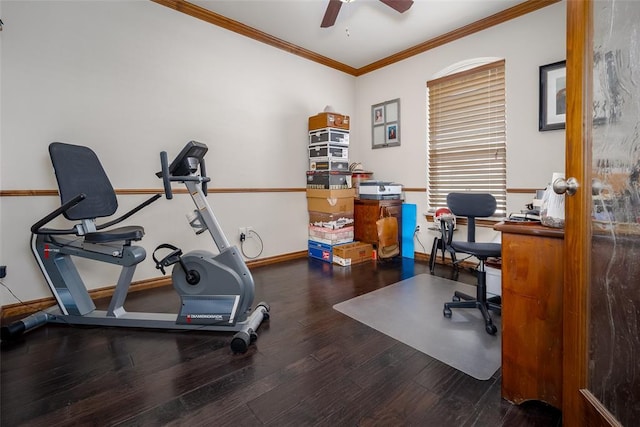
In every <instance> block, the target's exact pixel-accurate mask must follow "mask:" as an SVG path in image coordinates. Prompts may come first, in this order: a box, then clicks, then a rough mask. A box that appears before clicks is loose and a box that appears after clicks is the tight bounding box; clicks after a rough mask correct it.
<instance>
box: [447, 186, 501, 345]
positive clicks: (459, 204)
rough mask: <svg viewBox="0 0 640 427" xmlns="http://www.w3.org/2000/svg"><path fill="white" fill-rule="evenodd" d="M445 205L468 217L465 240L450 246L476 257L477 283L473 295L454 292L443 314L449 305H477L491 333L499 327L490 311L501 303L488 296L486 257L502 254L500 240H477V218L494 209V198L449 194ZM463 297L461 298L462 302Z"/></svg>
mask: <svg viewBox="0 0 640 427" xmlns="http://www.w3.org/2000/svg"><path fill="white" fill-rule="evenodd" d="M447 205H448V207H449V209H450V210H451V212H453V214H454V215H456V216H465V217H467V221H468V222H467V241H466V242H463V241H452V242H451V247H452V248H453V250H455V251H456V252H461V253H466V254H469V255H472V256H474V257H476V258H477V259H478V260H479V261H480V264H479V265H478V269H477V274H478V283H477V285H476V286H477V288H476V297H475V298H474V297H472V296H470V295H467V294H465V293H462V292H459V291H455V293H454V296H453V302H446V303H444V310H443V314H444V316H445V317H451V309H452V308H478V309H480V312H482V317H484V322H485V329H486V331H487V333H488V334H490V335H494V334H495V333H496V332H497V331H498V328H497V327H496V326H495V325H494V324H493V320H492V319H491V315H490V314H489V310H493V311H497V312H500V304H499V303H497V302H496V301H494V300H493V299H492V300H488V299H487V273H486V271H485V262H486V261H487V259H488V258H493V257H500V256H501V253H502V251H501V244H500V243H481V242H476V218H483V217H490V216H491V215H493V214H494V212H495V211H496V199H495V197H493V196H492V195H491V194H478V193H450V194H449V195H448V196H447ZM461 300H463V301H461Z"/></svg>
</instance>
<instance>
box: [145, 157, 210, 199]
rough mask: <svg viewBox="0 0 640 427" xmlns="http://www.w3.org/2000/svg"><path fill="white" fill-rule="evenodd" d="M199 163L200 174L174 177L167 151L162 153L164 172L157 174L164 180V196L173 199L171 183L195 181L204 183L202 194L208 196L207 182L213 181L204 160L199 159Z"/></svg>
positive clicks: (161, 164) (161, 163)
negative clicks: (208, 174) (170, 169)
mask: <svg viewBox="0 0 640 427" xmlns="http://www.w3.org/2000/svg"><path fill="white" fill-rule="evenodd" d="M198 163H199V165H200V174H201V176H197V175H186V176H173V175H171V172H170V171H169V160H168V157H167V152H166V151H161V152H160V166H161V167H162V170H161V171H160V172H157V173H156V176H157V177H158V178H162V185H163V187H164V194H165V197H166V198H167V199H168V200H171V199H173V190H172V188H171V182H185V181H194V182H201V183H202V192H203V193H204V195H205V196H206V195H207V182H209V181H211V178H209V177H208V176H206V175H207V168H206V165H205V162H204V158H201V159H198Z"/></svg>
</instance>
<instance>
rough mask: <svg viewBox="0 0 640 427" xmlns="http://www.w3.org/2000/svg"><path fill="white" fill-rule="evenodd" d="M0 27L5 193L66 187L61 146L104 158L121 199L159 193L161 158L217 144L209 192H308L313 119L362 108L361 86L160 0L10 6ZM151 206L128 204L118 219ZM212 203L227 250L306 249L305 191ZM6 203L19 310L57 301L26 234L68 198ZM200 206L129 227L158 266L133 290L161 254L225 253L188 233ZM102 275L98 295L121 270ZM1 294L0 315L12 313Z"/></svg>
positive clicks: (145, 215)
mask: <svg viewBox="0 0 640 427" xmlns="http://www.w3.org/2000/svg"><path fill="white" fill-rule="evenodd" d="M2 19H3V21H4V22H5V28H4V31H2V33H0V35H1V38H2V64H1V68H0V72H1V76H2V85H1V87H2V105H1V108H2V116H1V118H2V130H1V133H0V137H1V141H2V145H1V159H2V164H1V167H0V174H1V175H0V176H1V179H2V187H1V188H2V190H25V189H27V190H29V189H40V190H44V189H49V190H53V189H56V188H57V186H56V183H55V179H54V177H53V172H52V168H51V165H50V161H49V157H48V153H47V146H48V144H49V143H50V142H52V141H63V142H69V143H74V144H81V145H88V146H91V147H92V148H94V150H95V151H96V152H97V153H98V156H99V157H100V158H101V160H102V163H103V166H104V168H105V170H106V171H107V173H108V174H109V175H110V178H111V180H112V181H113V185H114V187H115V188H118V189H139V188H158V189H160V188H161V182H160V180H159V179H158V178H156V177H155V175H154V173H155V172H156V171H158V170H159V168H160V166H159V152H160V151H162V150H166V151H168V152H169V155H170V156H173V155H175V154H177V152H178V151H179V150H180V149H181V148H182V146H183V145H184V144H185V143H186V142H187V141H189V140H191V139H195V140H198V141H202V142H205V143H206V144H208V146H209V149H210V152H209V154H208V155H207V167H208V172H209V175H210V176H211V177H212V183H211V184H210V187H211V188H215V187H219V188H247V187H265V188H292V187H295V188H303V187H304V186H305V182H306V174H305V171H306V170H307V168H308V164H307V155H308V153H307V138H308V137H307V131H308V130H307V118H308V117H309V116H311V115H314V114H316V113H318V112H319V111H322V109H323V108H324V106H325V105H327V104H331V105H333V106H335V108H336V109H338V110H339V111H345V112H350V111H353V110H354V91H353V87H354V80H355V78H354V77H353V76H349V75H347V74H344V73H342V72H339V71H336V70H333V69H331V68H328V67H325V66H322V65H319V64H317V63H314V62H311V61H308V60H305V59H302V58H299V57H297V56H294V55H291V54H289V53H286V52H284V51H282V50H279V49H274V48H273V47H270V46H267V45H265V44H262V43H259V42H256V41H254V40H251V39H248V38H246V37H242V36H240V35H237V34H235V33H232V32H229V31H227V30H224V29H221V28H219V27H216V26H213V25H211V24H208V23H205V22H203V21H200V20H198V19H195V18H192V17H189V16H187V15H184V14H181V13H178V12H176V11H174V10H171V9H169V8H166V7H164V6H160V5H158V4H155V3H152V2H148V1H144V2H141V1H122V2H60V1H44V2H35V1H29V2H22V1H20V2H17V1H16V2H14V1H3V2H2ZM146 197H148V196H145V195H142V196H123V197H120V201H121V211H120V212H124V211H125V209H126V208H127V207H132V206H134V205H135V204H137V203H138V202H140V201H142V200H143V199H145V198H146ZM209 200H210V202H211V203H212V204H213V207H214V210H215V212H216V215H217V217H218V220H219V221H220V223H221V225H222V227H223V228H224V231H225V234H227V236H228V238H229V240H232V241H233V242H237V239H236V237H237V232H238V231H237V230H238V227H241V226H252V227H254V229H255V230H256V231H257V232H258V233H259V234H260V235H261V237H262V239H263V240H264V243H265V246H264V251H263V253H262V254H261V257H268V256H274V255H279V254H286V253H291V252H296V251H301V250H306V248H307V229H306V223H307V219H308V218H307V213H306V199H305V194H304V192H297V193H256V194H253V193H252V194H211V195H210V196H209ZM1 201H2V206H1V210H0V214H1V215H2V217H1V218H2V224H1V235H2V239H1V241H2V243H1V245H2V251H1V252H0V253H1V254H2V260H1V261H0V262H1V263H2V264H3V265H8V276H7V277H6V278H5V279H4V280H3V281H4V283H5V284H6V285H7V286H9V287H10V288H11V289H12V290H13V292H14V293H15V294H16V295H17V296H18V297H19V298H20V299H22V300H32V299H36V298H42V297H48V296H49V295H50V293H49V291H48V288H46V284H45V282H44V280H43V278H42V275H41V274H40V272H39V270H37V268H36V265H35V262H34V261H33V256H32V255H31V252H30V251H29V247H28V242H29V236H30V234H29V227H30V226H31V224H33V223H34V222H35V221H36V220H38V219H39V218H41V217H42V216H44V215H45V214H46V213H48V211H50V210H52V209H54V208H55V207H57V206H58V199H57V197H2V198H1ZM192 206H193V205H192V204H191V202H190V199H189V198H188V197H187V196H177V197H176V198H175V199H174V200H173V201H167V200H164V199H163V200H161V201H158V202H156V203H155V204H154V205H152V206H150V207H148V208H147V209H145V210H144V211H143V212H141V213H140V214H138V215H136V216H134V217H133V218H132V219H131V220H130V223H138V224H141V225H144V226H145V229H146V236H145V238H144V239H143V240H142V241H141V245H142V246H144V247H145V249H146V250H147V258H148V259H147V260H146V261H144V262H143V263H142V264H141V265H140V266H139V267H138V271H137V272H136V275H135V277H134V280H141V279H145V278H151V277H156V276H159V272H158V271H157V270H155V268H154V266H153V262H152V261H151V252H152V251H153V249H154V248H155V247H156V245H157V244H159V243H163V242H170V243H173V244H176V245H178V246H180V247H182V248H183V249H184V250H189V249H193V248H196V247H198V248H206V249H209V250H212V251H214V252H215V249H214V248H213V244H212V243H211V241H210V239H208V238H207V235H204V234H203V235H201V236H198V237H195V236H194V234H193V232H192V231H191V229H190V228H189V226H188V225H187V223H186V220H185V214H186V213H188V212H191V210H192V209H193V208H192ZM248 243H251V242H248ZM246 249H247V254H248V255H250V256H251V255H255V254H257V253H258V252H257V249H258V248H257V247H252V246H251V245H249V244H247V248H246ZM95 264H96V263H93V265H95ZM107 268H108V269H109V270H110V269H111V268H110V267H107ZM102 270H103V267H102V266H95V267H91V272H90V274H87V275H85V277H86V279H87V282H88V284H89V286H90V287H92V288H93V287H99V286H108V285H112V284H114V283H115V281H116V279H117V273H109V275H106V276H105V275H101V274H99V272H100V271H102ZM1 295H2V301H1V304H9V303H13V302H16V301H15V299H14V298H13V297H12V296H10V295H9V293H8V292H6V290H4V289H2V290H1Z"/></svg>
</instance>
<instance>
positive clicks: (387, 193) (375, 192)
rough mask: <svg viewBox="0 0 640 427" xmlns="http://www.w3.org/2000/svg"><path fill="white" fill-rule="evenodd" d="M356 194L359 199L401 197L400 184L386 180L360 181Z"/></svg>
mask: <svg viewBox="0 0 640 427" xmlns="http://www.w3.org/2000/svg"><path fill="white" fill-rule="evenodd" d="M358 194H359V196H360V198H361V199H373V200H385V199H400V198H402V185H401V184H397V183H394V182H387V181H375V180H366V181H361V182H360V186H359V190H358Z"/></svg>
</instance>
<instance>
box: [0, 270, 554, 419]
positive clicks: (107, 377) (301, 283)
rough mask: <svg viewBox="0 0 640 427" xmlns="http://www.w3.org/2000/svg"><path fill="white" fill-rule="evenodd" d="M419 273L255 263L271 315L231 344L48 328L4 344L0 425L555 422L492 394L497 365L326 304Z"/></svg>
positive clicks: (147, 302)
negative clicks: (478, 369)
mask: <svg viewBox="0 0 640 427" xmlns="http://www.w3.org/2000/svg"><path fill="white" fill-rule="evenodd" d="M428 272H429V267H428V265H427V263H424V262H419V261H413V260H409V259H406V258H405V259H402V260H397V261H394V262H391V263H388V264H375V263H365V264H360V265H356V266H352V267H339V266H331V265H329V264H325V263H322V262H320V261H316V260H308V259H301V260H294V261H289V262H285V263H281V264H277V265H271V266H267V267H260V268H256V269H254V270H253V271H252V273H253V275H254V280H255V282H256V298H255V303H257V302H260V301H266V302H267V303H269V305H270V306H271V318H270V320H269V321H268V322H266V323H263V325H262V326H261V328H260V330H259V331H258V334H259V338H258V340H257V342H256V344H255V345H252V346H251V347H250V349H249V351H248V352H247V353H245V354H239V355H238V354H236V355H234V354H233V353H232V352H231V350H230V348H229V342H230V339H231V335H232V334H223V333H210V332H198V331H190V332H168V331H146V330H145V331H143V330H128V329H118V328H92V327H73V326H66V325H47V326H45V327H42V328H40V329H37V330H35V331H32V332H30V333H28V334H26V335H25V336H24V337H23V338H22V339H21V340H20V341H18V342H15V343H7V342H3V343H2V352H1V356H2V359H1V378H0V380H1V389H0V392H1V414H2V415H1V418H0V424H2V426H7V427H8V426H20V425H29V426H63V425H99V426H103V425H131V426H140V425H143V426H146V425H148V426H157V425H189V426H195V425H204V426H208V425H216V426H243V425H246V426H264V425H267V426H288V425H290V426H306V425H314V426H315V425H319V426H369V425H383V426H404V425H415V426H559V425H560V424H561V419H560V418H561V417H560V413H559V411H557V410H555V409H553V408H551V407H549V406H547V405H544V404H542V403H538V402H530V403H527V404H523V405H520V406H515V405H511V404H510V403H508V402H506V401H504V400H502V399H501V397H500V370H498V372H497V373H496V374H495V375H494V377H493V378H491V379H490V380H488V381H479V380H476V379H474V378H472V377H470V376H467V375H465V374H463V373H462V372H460V371H458V370H456V369H454V368H451V367H449V366H447V365H445V364H443V363H441V362H439V361H438V360H436V359H433V358H431V357H429V356H427V355H426V354H424V353H421V352H419V351H417V350H414V349H413V348H411V347H409V346H407V345H404V344H402V343H400V342H398V341H395V340H394V339H392V338H390V337H388V336H386V335H384V334H382V333H380V332H377V331H376V330H373V329H371V328H369V327H367V326H365V325H363V324H361V323H359V322H357V321H355V320H353V319H351V318H349V317H347V316H345V315H343V314H341V313H339V312H337V311H335V310H334V309H333V308H332V306H333V305H334V304H336V303H339V302H342V301H345V300H347V299H350V298H352V297H355V296H357V295H361V294H364V293H367V292H370V291H373V290H375V289H378V288H381V287H384V286H387V285H390V284H393V283H395V282H398V281H400V280H402V279H405V278H408V277H411V276H413V275H416V274H421V273H428ZM436 274H438V275H442V276H443V277H447V278H449V277H450V274H451V270H450V268H448V267H444V266H438V270H437V272H436ZM459 280H461V281H464V282H467V283H473V281H474V278H473V276H470V275H468V274H466V273H462V274H461V275H460V279H459ZM101 303H102V304H104V302H101ZM255 303H254V305H255ZM178 304H179V298H178V296H177V295H176V294H175V293H174V292H173V288H171V287H165V288H161V289H155V290H151V291H144V292H139V293H137V294H135V293H134V294H132V295H130V296H129V298H128V300H127V304H126V307H127V309H128V310H130V311H166V312H171V311H174V310H176V308H177V306H178Z"/></svg>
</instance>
